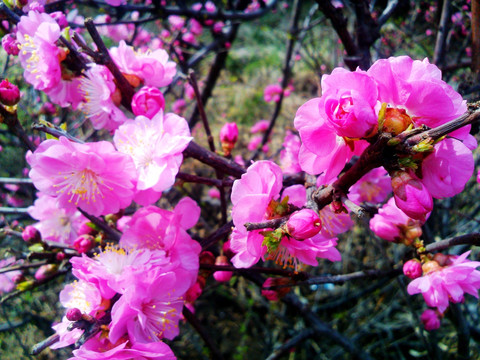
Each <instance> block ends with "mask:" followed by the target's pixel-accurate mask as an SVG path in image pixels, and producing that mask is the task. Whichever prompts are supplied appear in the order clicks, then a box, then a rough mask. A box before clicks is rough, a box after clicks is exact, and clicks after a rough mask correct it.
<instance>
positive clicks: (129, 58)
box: [110, 40, 176, 87]
mask: <svg viewBox="0 0 480 360" xmlns="http://www.w3.org/2000/svg"><path fill="white" fill-rule="evenodd" d="M110 54H111V56H112V58H113V60H114V61H115V63H116V64H117V66H118V67H119V68H120V71H122V72H123V73H125V74H129V75H135V76H137V77H138V78H139V79H140V80H141V81H142V82H143V85H146V86H155V87H162V86H167V85H168V84H170V83H171V82H172V79H173V77H174V76H175V73H176V69H175V67H176V64H175V63H174V62H172V61H168V54H167V52H166V51H165V50H163V49H157V50H155V51H147V52H144V53H143V52H136V51H135V50H134V49H133V47H131V46H128V45H127V44H126V43H125V41H123V40H122V41H120V44H119V46H118V47H113V48H111V49H110Z"/></svg>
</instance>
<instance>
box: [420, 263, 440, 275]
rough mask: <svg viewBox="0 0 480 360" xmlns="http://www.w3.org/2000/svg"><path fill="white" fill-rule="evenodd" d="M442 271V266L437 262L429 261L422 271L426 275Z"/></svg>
mask: <svg viewBox="0 0 480 360" xmlns="http://www.w3.org/2000/svg"><path fill="white" fill-rule="evenodd" d="M439 269H440V264H439V263H438V262H436V261H435V260H431V261H427V262H426V263H425V264H423V265H422V270H423V273H424V274H428V273H430V272H432V271H437V270H439Z"/></svg>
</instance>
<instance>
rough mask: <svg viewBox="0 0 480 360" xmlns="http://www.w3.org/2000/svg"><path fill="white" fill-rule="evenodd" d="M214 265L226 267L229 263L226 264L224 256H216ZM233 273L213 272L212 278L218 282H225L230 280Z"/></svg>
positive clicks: (226, 260)
mask: <svg viewBox="0 0 480 360" xmlns="http://www.w3.org/2000/svg"><path fill="white" fill-rule="evenodd" d="M215 265H222V266H228V265H230V263H229V262H228V258H227V257H226V256H225V255H221V256H218V257H217V259H216V260H215ZM232 275H233V272H232V271H215V272H214V273H213V277H214V278H215V280H217V281H218V282H226V281H229V280H230V279H231V278H232Z"/></svg>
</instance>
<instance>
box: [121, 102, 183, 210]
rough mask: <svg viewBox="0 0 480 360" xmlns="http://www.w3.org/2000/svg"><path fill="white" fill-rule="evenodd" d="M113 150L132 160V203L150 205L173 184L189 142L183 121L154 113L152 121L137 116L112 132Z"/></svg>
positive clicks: (173, 116)
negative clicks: (134, 184)
mask: <svg viewBox="0 0 480 360" xmlns="http://www.w3.org/2000/svg"><path fill="white" fill-rule="evenodd" d="M113 139H114V142H115V146H116V147H117V149H118V150H119V151H120V152H122V153H125V154H128V155H129V156H131V158H132V159H133V161H134V163H135V166H136V169H137V173H138V178H137V190H138V191H139V193H138V194H137V195H136V197H135V201H136V202H138V203H139V204H141V205H148V204H152V203H154V202H155V201H157V200H158V199H159V198H160V195H161V192H162V191H163V190H165V189H167V188H169V187H170V186H172V185H173V184H174V182H175V176H176V175H177V173H178V169H179V167H180V165H181V163H182V160H183V155H182V152H183V150H185V148H186V147H187V145H188V143H189V142H190V141H191V140H192V137H191V136H190V129H189V127H188V124H187V121H186V120H185V119H184V118H182V117H180V116H178V115H175V114H173V113H168V114H165V115H164V114H163V111H160V112H158V113H157V114H156V115H155V116H154V117H153V118H152V119H148V118H147V117H145V116H137V118H136V119H135V120H129V121H127V122H125V124H123V125H122V126H120V128H119V129H118V130H117V131H116V132H115V136H114V138H113Z"/></svg>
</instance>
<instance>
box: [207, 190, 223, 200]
mask: <svg viewBox="0 0 480 360" xmlns="http://www.w3.org/2000/svg"><path fill="white" fill-rule="evenodd" d="M208 196H210V197H211V198H213V199H220V191H219V190H218V189H217V188H211V189H210V190H208Z"/></svg>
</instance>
